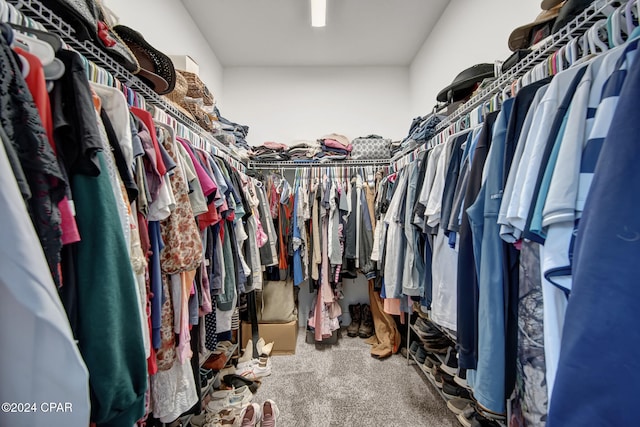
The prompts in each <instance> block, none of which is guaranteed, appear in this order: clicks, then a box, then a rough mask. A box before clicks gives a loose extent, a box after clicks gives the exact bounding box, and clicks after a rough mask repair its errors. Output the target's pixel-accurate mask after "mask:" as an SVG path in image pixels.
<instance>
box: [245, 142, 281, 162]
mask: <svg viewBox="0 0 640 427" xmlns="http://www.w3.org/2000/svg"><path fill="white" fill-rule="evenodd" d="M286 149H287V146H286V145H284V144H280V143H278V142H265V143H264V144H262V145H260V146H259V147H253V160H255V161H258V162H270V161H282V160H289V153H287V152H286V151H285V150H286Z"/></svg>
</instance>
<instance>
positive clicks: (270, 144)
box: [262, 141, 289, 150]
mask: <svg viewBox="0 0 640 427" xmlns="http://www.w3.org/2000/svg"><path fill="white" fill-rule="evenodd" d="M262 146H263V147H266V148H269V149H271V150H286V149H287V148H289V146H288V145H286V144H281V143H279V142H272V141H268V142H265V143H264V144H262Z"/></svg>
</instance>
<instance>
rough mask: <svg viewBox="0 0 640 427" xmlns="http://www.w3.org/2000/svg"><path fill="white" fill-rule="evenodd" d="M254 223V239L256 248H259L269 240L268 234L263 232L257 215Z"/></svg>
mask: <svg viewBox="0 0 640 427" xmlns="http://www.w3.org/2000/svg"><path fill="white" fill-rule="evenodd" d="M256 224H257V227H256V241H257V243H258V248H261V247H263V246H264V245H265V244H266V243H267V242H268V241H269V236H267V233H265V232H264V229H263V228H262V222H260V218H258V217H257V216H256Z"/></svg>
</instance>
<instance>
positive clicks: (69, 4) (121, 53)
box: [42, 0, 140, 74]
mask: <svg viewBox="0 0 640 427" xmlns="http://www.w3.org/2000/svg"><path fill="white" fill-rule="evenodd" d="M42 4H44V6H46V7H47V8H48V9H50V10H52V11H53V12H54V14H56V15H58V16H59V17H60V18H62V20H63V21H65V22H66V23H67V24H69V25H70V26H71V28H73V29H74V30H75V38H76V39H77V40H79V41H81V42H82V41H85V40H91V41H93V43H94V44H95V45H96V46H98V47H99V48H101V49H102V50H103V51H105V52H106V53H107V54H108V55H109V56H110V57H111V58H113V59H114V60H115V61H116V62H118V63H119V64H120V65H122V66H123V67H124V68H126V69H127V70H129V71H130V72H132V73H134V74H135V73H137V72H138V71H140V64H139V63H138V60H137V59H136V56H135V55H134V54H133V52H131V49H129V47H128V46H127V44H126V43H125V42H124V41H122V39H121V38H120V36H118V35H117V34H116V33H115V32H114V31H113V30H112V29H111V27H110V26H109V24H108V23H107V20H106V13H105V11H104V9H103V8H102V5H101V4H100V2H99V0H42Z"/></svg>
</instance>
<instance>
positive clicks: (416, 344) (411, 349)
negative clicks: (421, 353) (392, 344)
mask: <svg viewBox="0 0 640 427" xmlns="http://www.w3.org/2000/svg"><path fill="white" fill-rule="evenodd" d="M418 348H420V343H419V342H418V341H413V342H412V343H411V345H410V346H409V353H411V354H412V355H414V356H415V355H416V351H418Z"/></svg>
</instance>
